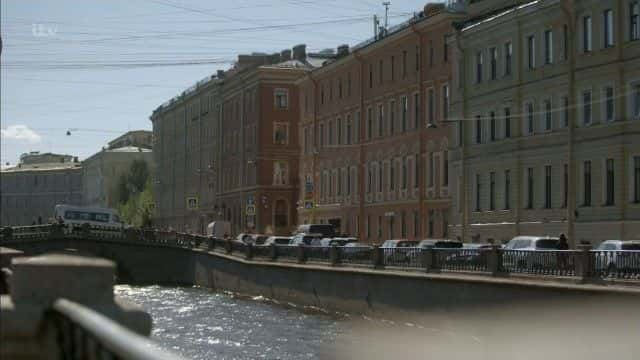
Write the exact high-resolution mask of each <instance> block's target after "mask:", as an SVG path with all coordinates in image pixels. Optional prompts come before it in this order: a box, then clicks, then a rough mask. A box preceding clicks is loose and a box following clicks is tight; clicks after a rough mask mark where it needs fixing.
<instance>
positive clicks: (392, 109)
mask: <svg viewBox="0 0 640 360" xmlns="http://www.w3.org/2000/svg"><path fill="white" fill-rule="evenodd" d="M395 132H396V101H395V100H391V102H389V135H393V134H394V133H395Z"/></svg>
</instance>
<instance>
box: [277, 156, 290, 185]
mask: <svg viewBox="0 0 640 360" xmlns="http://www.w3.org/2000/svg"><path fill="white" fill-rule="evenodd" d="M287 184H289V164H288V163H287V162H286V161H274V162H273V185H287Z"/></svg>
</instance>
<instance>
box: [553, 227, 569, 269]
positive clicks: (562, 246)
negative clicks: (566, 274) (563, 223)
mask: <svg viewBox="0 0 640 360" xmlns="http://www.w3.org/2000/svg"><path fill="white" fill-rule="evenodd" d="M556 250H562V251H565V250H569V242H568V241H567V237H566V236H564V234H560V238H559V241H558V245H556ZM558 268H560V269H565V268H567V254H565V253H563V252H558Z"/></svg>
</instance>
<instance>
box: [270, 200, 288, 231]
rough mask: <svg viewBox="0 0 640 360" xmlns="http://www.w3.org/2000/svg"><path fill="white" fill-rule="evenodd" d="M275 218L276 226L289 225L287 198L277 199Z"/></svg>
mask: <svg viewBox="0 0 640 360" xmlns="http://www.w3.org/2000/svg"><path fill="white" fill-rule="evenodd" d="M273 218H274V219H273V221H274V225H275V227H276V228H281V227H287V226H289V214H288V211H287V202H286V201H285V200H283V199H279V200H277V201H276V206H275V208H274V216H273Z"/></svg>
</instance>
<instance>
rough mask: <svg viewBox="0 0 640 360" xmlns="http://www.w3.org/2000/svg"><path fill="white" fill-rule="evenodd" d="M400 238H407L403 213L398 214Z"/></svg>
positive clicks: (405, 220)
mask: <svg viewBox="0 0 640 360" xmlns="http://www.w3.org/2000/svg"><path fill="white" fill-rule="evenodd" d="M400 236H401V237H402V238H403V239H406V238H407V219H406V214H405V212H404V211H403V212H402V214H400Z"/></svg>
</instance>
